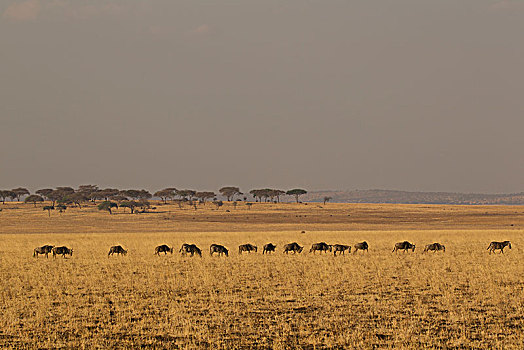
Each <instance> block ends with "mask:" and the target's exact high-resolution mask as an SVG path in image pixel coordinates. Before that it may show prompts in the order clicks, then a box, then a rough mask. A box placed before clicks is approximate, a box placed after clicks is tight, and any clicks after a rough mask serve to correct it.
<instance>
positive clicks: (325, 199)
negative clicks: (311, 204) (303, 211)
mask: <svg viewBox="0 0 524 350" xmlns="http://www.w3.org/2000/svg"><path fill="white" fill-rule="evenodd" d="M331 199H332V198H331V197H324V204H326V203H327V202H329V201H330V200H331Z"/></svg>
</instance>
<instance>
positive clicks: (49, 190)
mask: <svg viewBox="0 0 524 350" xmlns="http://www.w3.org/2000/svg"><path fill="white" fill-rule="evenodd" d="M53 191H54V190H53V189H52V188H42V189H40V190H38V191H36V192H35V193H36V194H39V195H41V196H42V197H44V198H45V199H47V200H51V199H50V198H49V197H48V196H49V194H50V193H52V192H53Z"/></svg>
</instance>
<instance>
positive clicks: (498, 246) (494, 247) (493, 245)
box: [486, 241, 511, 254]
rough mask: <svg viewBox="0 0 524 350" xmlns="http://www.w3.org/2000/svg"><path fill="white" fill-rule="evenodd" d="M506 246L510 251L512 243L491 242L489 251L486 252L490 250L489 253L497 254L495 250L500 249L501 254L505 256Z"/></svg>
mask: <svg viewBox="0 0 524 350" xmlns="http://www.w3.org/2000/svg"><path fill="white" fill-rule="evenodd" d="M506 246H508V247H509V249H511V242H510V241H504V242H491V243H490V244H489V246H488V249H486V250H489V253H490V254H491V253H492V252H495V250H497V249H500V253H501V254H504V248H506Z"/></svg>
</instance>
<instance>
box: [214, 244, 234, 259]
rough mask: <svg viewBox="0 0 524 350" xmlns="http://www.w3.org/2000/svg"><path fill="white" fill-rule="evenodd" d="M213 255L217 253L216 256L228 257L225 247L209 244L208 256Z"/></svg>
mask: <svg viewBox="0 0 524 350" xmlns="http://www.w3.org/2000/svg"><path fill="white" fill-rule="evenodd" d="M213 253H218V256H220V255H222V254H225V255H226V256H229V250H227V248H226V247H224V246H223V245H220V244H211V245H210V246H209V255H211V256H213Z"/></svg>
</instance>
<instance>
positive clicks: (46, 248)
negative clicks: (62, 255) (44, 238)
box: [33, 245, 55, 258]
mask: <svg viewBox="0 0 524 350" xmlns="http://www.w3.org/2000/svg"><path fill="white" fill-rule="evenodd" d="M54 247H55V246H54V245H44V246H41V247H36V248H35V249H34V250H33V258H38V254H42V255H45V257H46V258H48V257H49V256H48V254H49V253H51V251H52V250H53V248H54Z"/></svg>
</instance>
